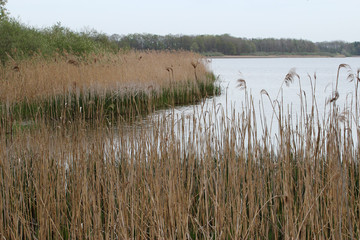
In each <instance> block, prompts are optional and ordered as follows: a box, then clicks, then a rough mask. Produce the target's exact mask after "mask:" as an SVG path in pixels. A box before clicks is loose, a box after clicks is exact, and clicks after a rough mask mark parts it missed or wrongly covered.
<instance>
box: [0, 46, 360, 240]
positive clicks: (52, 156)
mask: <svg viewBox="0 0 360 240" xmlns="http://www.w3.org/2000/svg"><path fill="white" fill-rule="evenodd" d="M132 54H135V53H132ZM142 56H143V58H142V59H141V61H143V60H144V61H146V58H147V55H146V54H143V55H142ZM124 61H125V60H124ZM127 61H129V62H130V60H129V59H128V60H127ZM131 61H132V62H133V63H132V64H130V65H129V67H131V66H132V65H133V64H135V62H136V61H138V57H136V58H134V59H133V60H131ZM168 64H173V65H174V66H177V65H176V63H171V62H168ZM189 65H190V72H191V73H193V70H194V69H193V67H192V66H191V64H189ZM68 67H73V66H68ZM81 67H84V68H86V66H80V68H81ZM99 67H101V65H100V66H99ZM102 67H104V68H106V65H105V66H102ZM21 69H22V68H21ZM135 69H138V68H135ZM162 69H163V70H164V72H165V75H164V79H165V80H164V81H166V79H168V76H169V73H168V72H167V71H166V69H165V68H164V67H163V68H162ZM174 69H175V67H174ZM147 70H149V71H151V69H147ZM69 71H70V70H69ZM71 71H73V72H74V74H76V72H77V71H79V69H78V68H77V69H71ZM119 71H121V70H119ZM139 71H140V70H139ZM84 74H86V76H89V77H90V74H88V73H84ZM129 74H130V72H129ZM133 74H136V75H137V74H139V73H133ZM149 74H150V73H149ZM176 74H178V73H176V71H175V70H174V75H175V79H177V77H178V76H177V75H176ZM80 75H81V74H80V73H79V75H78V76H80ZM358 75H359V73H358ZM100 76H101V74H99V75H98V77H99V78H100ZM110 76H113V75H110ZM139 76H143V78H145V77H146V76H144V75H141V74H139ZM291 76H292V77H295V78H296V74H295V73H294V72H291V73H290V75H289V76H288V77H289V78H290V77H291ZM94 78H96V77H94ZM84 79H87V78H84ZM135 79H137V78H135ZM150 79H151V78H150ZM353 80H354V82H355V93H356V94H355V95H354V96H355V97H356V98H357V96H358V95H357V87H358V82H359V76H357V77H355V78H354V79H353ZM144 81H145V80H144ZM287 81H288V80H287ZM239 84H241V85H240V87H242V88H243V89H244V90H245V91H246V87H245V86H246V83H245V82H244V80H241V81H240V82H239ZM60 90H61V89H60ZM262 93H263V94H266V91H265V90H264V91H262ZM301 94H303V93H302V92H301V89H300V95H301ZM301 96H302V95H301ZM312 97H313V98H314V95H313V96H312ZM312 100H315V99H312ZM300 101H301V102H302V104H304V102H303V101H305V100H304V98H302V97H300ZM312 102H313V104H312V108H311V109H310V111H309V112H306V111H304V112H303V114H302V115H301V117H300V118H299V119H294V118H293V115H291V114H289V113H288V112H285V111H284V110H282V109H285V107H284V108H282V106H280V107H279V110H278V111H277V112H276V116H277V120H276V125H277V127H278V132H277V138H276V139H277V141H274V139H273V138H272V136H270V135H269V134H268V133H269V129H268V128H267V127H266V126H265V127H263V129H262V132H260V131H259V130H258V129H259V128H258V126H257V123H256V117H255V116H256V111H255V108H254V103H253V102H252V99H251V96H249V95H247V97H246V99H245V101H244V111H243V112H242V113H240V114H239V115H235V114H233V115H232V116H233V117H231V118H230V119H228V118H226V117H224V116H223V115H221V114H220V113H221V112H222V107H219V106H214V108H213V109H204V110H202V111H203V112H200V113H198V115H199V116H202V118H203V119H202V118H200V119H199V118H196V117H195V115H194V116H190V117H186V116H183V117H181V118H180V119H177V118H176V117H175V116H174V115H170V116H160V117H158V118H156V119H155V120H154V121H150V123H148V124H144V125H140V126H132V127H126V126H117V127H115V128H110V127H106V126H104V125H99V126H98V127H97V128H95V129H91V130H89V129H88V128H87V127H86V126H84V125H82V124H81V122H80V123H77V122H76V123H74V124H72V125H70V126H68V127H66V128H65V127H63V126H61V125H59V126H58V127H55V128H53V127H48V126H47V125H44V124H42V123H38V124H39V126H38V127H37V128H35V129H31V130H26V129H25V130H24V129H23V130H21V131H19V132H18V133H16V134H13V135H11V136H9V135H6V134H4V133H1V135H0V213H1V214H0V236H1V237H2V238H4V239H35V238H37V239H85V238H86V239H87V238H90V239H101V238H105V239H358V238H359V237H360V190H359V183H360V174H359V171H360V168H359V145H357V144H356V142H354V139H355V137H356V136H357V138H359V135H360V132H359V129H358V126H359V118H358V110H357V108H358V106H357V104H356V110H355V111H354V112H353V114H352V113H351V112H347V113H343V114H341V113H340V112H339V109H338V107H337V106H336V100H334V101H333V102H332V103H331V104H330V105H331V109H330V112H329V113H328V115H327V116H326V117H325V119H324V120H323V121H318V120H317V118H316V104H315V101H312ZM224 107H225V106H224ZM352 107H354V106H351V108H350V109H353V108H352ZM275 108H276V109H277V106H274V109H275ZM354 114H355V115H354ZM214 115H217V118H215V119H217V120H216V121H215V122H210V123H209V125H206V124H205V125H204V124H203V121H204V120H205V119H209V120H211V119H213V118H212V117H213V116H214ZM263 117H264V116H262V118H263ZM353 124H356V125H355V126H356V129H357V133H354V132H352V131H351V129H353V128H352V126H353Z"/></svg>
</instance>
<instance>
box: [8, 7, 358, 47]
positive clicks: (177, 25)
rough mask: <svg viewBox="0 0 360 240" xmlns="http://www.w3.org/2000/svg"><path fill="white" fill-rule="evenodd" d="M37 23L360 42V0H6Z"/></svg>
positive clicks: (20, 14)
mask: <svg viewBox="0 0 360 240" xmlns="http://www.w3.org/2000/svg"><path fill="white" fill-rule="evenodd" d="M7 8H8V10H9V11H10V15H11V16H12V17H15V18H19V19H20V20H21V21H22V22H23V23H25V24H28V25H31V26H35V27H40V28H42V27H48V26H51V25H53V24H55V23H57V22H61V24H62V25H63V26H66V27H69V28H71V29H73V30H76V31H81V30H84V29H95V30H97V31H99V32H103V33H106V34H110V35H111V34H114V33H117V34H129V33H153V34H160V35H166V34H191V35H198V34H224V33H229V34H230V35H232V36H236V37H246V38H266V37H274V38H297V39H307V40H312V41H332V40H344V41H349V42H353V41H360V31H359V30H358V21H359V11H360V0H216V1H215V0H177V1H173V0H152V1H150V0H128V1H124V0H117V1H116V0H101V1H99V0H98V1H95V0H56V1H55V0H8V4H7Z"/></svg>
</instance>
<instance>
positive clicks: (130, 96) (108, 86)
mask: <svg viewBox="0 0 360 240" xmlns="http://www.w3.org/2000/svg"><path fill="white" fill-rule="evenodd" d="M11 60H12V62H10V63H8V65H7V66H5V67H3V68H2V69H1V80H0V91H1V94H0V96H1V97H0V102H1V110H0V113H1V116H2V122H4V121H13V120H18V121H22V120H24V121H27V120H36V119H44V118H45V119H47V120H48V121H50V122H53V121H59V120H60V121H62V122H67V121H70V122H72V121H74V120H79V119H82V120H85V121H88V122H92V121H98V120H101V121H103V120H104V121H105V120H106V121H107V122H109V121H115V120H118V119H120V118H122V119H125V120H131V119H133V118H136V116H139V115H146V114H148V113H150V112H152V111H154V110H156V109H159V108H164V107H169V106H174V105H182V104H189V103H195V102H198V101H200V100H201V99H202V98H204V97H206V96H212V95H214V94H217V93H218V92H219V89H218V87H216V86H215V85H214V82H215V80H216V79H215V77H214V76H213V75H212V74H211V73H210V72H208V70H207V69H206V66H205V63H201V62H202V61H201V57H200V56H199V55H196V54H193V53H188V52H155V51H149V52H132V51H130V52H126V53H119V54H117V55H115V54H104V55H92V56H87V57H86V58H85V57H83V58H81V59H79V58H76V57H75V56H71V55H69V54H65V55H56V56H55V57H54V59H50V60H49V59H48V58H46V59H45V58H44V57H43V56H41V55H39V56H35V57H33V58H31V59H26V60H21V61H19V62H17V61H16V60H14V59H11ZM194 61H197V62H198V65H199V66H197V69H196V72H195V73H194V69H193V66H192V64H193V62H194ZM200 63H201V64H200ZM169 69H171V74H169V73H170V70H169ZM198 76H199V77H198Z"/></svg>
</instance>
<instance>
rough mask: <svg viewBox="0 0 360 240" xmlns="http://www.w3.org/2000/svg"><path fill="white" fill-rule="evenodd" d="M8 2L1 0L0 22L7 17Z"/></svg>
mask: <svg viewBox="0 0 360 240" xmlns="http://www.w3.org/2000/svg"><path fill="white" fill-rule="evenodd" d="M6 3H7V0H0V20H3V19H5V18H6V17H7V14H8V11H7V9H6V8H5V4H6Z"/></svg>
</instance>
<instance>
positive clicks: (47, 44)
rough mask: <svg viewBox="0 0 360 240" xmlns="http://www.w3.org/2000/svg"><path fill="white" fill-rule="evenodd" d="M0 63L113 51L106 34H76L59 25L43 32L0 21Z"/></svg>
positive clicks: (11, 22)
mask: <svg viewBox="0 0 360 240" xmlns="http://www.w3.org/2000/svg"><path fill="white" fill-rule="evenodd" d="M0 36H1V38H0V60H1V62H2V63H3V64H4V63H5V62H6V61H8V60H9V56H11V57H12V58H24V57H25V58H26V57H30V56H32V55H34V54H35V53H37V54H41V55H44V56H52V55H53V54H54V53H55V52H56V53H64V52H68V53H71V54H75V55H78V56H82V55H86V54H89V53H92V52H101V51H112V52H114V51H117V47H116V45H115V44H113V43H112V42H111V41H110V40H109V39H108V37H107V36H106V35H104V34H100V33H97V32H95V31H93V32H91V33H79V32H74V31H71V30H70V29H69V28H66V27H63V26H61V24H60V23H57V24H55V25H54V26H52V27H50V28H46V29H36V28H33V27H29V26H26V25H24V24H22V23H20V22H19V21H17V20H15V19H4V20H1V21H0Z"/></svg>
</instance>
